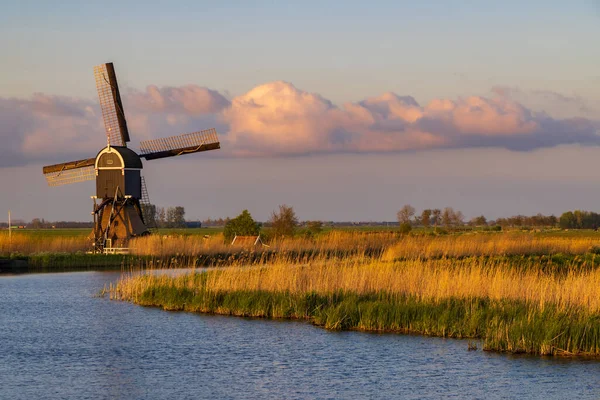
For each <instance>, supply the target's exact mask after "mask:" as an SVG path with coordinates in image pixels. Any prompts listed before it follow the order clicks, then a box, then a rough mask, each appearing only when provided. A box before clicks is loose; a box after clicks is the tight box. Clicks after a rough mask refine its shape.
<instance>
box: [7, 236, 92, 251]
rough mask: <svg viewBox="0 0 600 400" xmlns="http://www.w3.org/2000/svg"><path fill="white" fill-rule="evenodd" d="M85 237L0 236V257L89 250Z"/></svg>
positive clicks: (88, 242) (88, 241) (88, 243)
mask: <svg viewBox="0 0 600 400" xmlns="http://www.w3.org/2000/svg"><path fill="white" fill-rule="evenodd" d="M90 244H91V242H90V240H89V239H88V238H87V237H86V236H81V235H80V236H44V235H28V234H23V233H13V235H12V238H9V235H8V234H2V235H0V255H10V254H13V253H18V254H23V255H29V254H35V253H75V252H78V251H86V250H89V248H90Z"/></svg>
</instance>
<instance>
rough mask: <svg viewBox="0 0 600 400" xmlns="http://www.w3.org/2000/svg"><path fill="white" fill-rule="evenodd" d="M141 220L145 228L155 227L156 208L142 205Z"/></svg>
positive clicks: (151, 205)
mask: <svg viewBox="0 0 600 400" xmlns="http://www.w3.org/2000/svg"><path fill="white" fill-rule="evenodd" d="M142 218H143V219H144V222H145V223H146V225H147V226H150V227H156V226H158V225H157V223H156V206H155V205H154V204H142Z"/></svg>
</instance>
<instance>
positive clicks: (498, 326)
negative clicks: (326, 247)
mask: <svg viewBox="0 0 600 400" xmlns="http://www.w3.org/2000/svg"><path fill="white" fill-rule="evenodd" d="M204 275H205V274H196V276H195V277H194V279H195V280H196V281H198V282H200V283H201V284H200V285H199V286H195V287H200V289H196V290H191V289H187V288H185V289H184V288H180V289H178V288H174V287H172V286H159V287H154V288H151V289H148V290H146V291H144V292H143V293H142V294H141V295H140V296H139V297H138V298H137V299H136V300H134V302H135V303H137V304H140V305H143V306H155V307H162V308H164V309H166V310H176V311H190V312H202V313H214V314H225V315H236V316H243V317H262V318H288V319H304V320H308V321H311V322H312V323H313V324H315V325H318V326H322V327H324V328H326V329H332V330H362V331H377V332H381V331H385V332H402V333H416V334H423V335H431V336H441V337H451V338H473V339H481V340H482V341H483V346H484V349H485V350H492V351H499V352H511V353H530V354H540V355H571V354H573V355H575V354H576V355H594V356H598V355H600V315H595V314H589V313H587V312H585V311H584V310H581V309H571V310H569V311H560V310H558V309H557V308H556V307H553V306H546V307H545V308H544V309H539V308H538V307H536V306H535V305H530V304H525V303H524V302H520V301H509V300H500V301H496V300H484V299H469V300H464V299H444V300H441V301H439V302H435V301H433V300H431V301H425V300H419V299H417V298H415V297H410V296H401V295H389V294H386V293H372V294H368V295H357V294H353V293H344V292H336V293H331V294H328V295H322V294H316V293H305V294H290V293H286V292H266V291H233V292H220V293H215V292H211V291H208V290H206V289H205V288H204V285H203V284H202V281H203V280H205V276H204Z"/></svg>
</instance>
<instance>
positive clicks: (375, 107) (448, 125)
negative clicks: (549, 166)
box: [223, 82, 600, 154]
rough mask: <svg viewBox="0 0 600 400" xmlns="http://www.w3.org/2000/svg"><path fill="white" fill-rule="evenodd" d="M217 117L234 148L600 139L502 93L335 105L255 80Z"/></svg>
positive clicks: (523, 144)
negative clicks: (425, 101)
mask: <svg viewBox="0 0 600 400" xmlns="http://www.w3.org/2000/svg"><path fill="white" fill-rule="evenodd" d="M223 116H224V119H225V120H226V121H227V122H228V123H229V126H230V130H229V133H228V135H227V140H228V142H229V144H230V146H231V147H232V151H233V152H235V153H238V154H305V153H318V152H397V151H405V150H420V149H431V148H469V147H503V148H508V149H511V150H523V151H525V150H532V149H536V148H541V147H553V146H557V145H561V144H572V143H579V144H585V145H598V144H600V137H599V136H598V134H597V127H595V126H594V125H593V123H592V122H591V121H589V120H586V119H581V118H580V119H560V120H557V119H553V118H551V117H549V116H548V115H546V114H544V113H535V112H533V111H531V110H529V109H528V108H526V107H525V106H523V105H521V104H519V103H517V102H515V101H513V100H511V99H510V98H507V97H506V96H496V97H494V98H486V97H480V96H473V97H467V98H459V99H456V100H450V99H435V100H432V101H431V102H430V103H429V104H427V105H425V106H421V105H420V104H419V103H417V101H416V100H415V99H414V98H413V97H410V96H398V95H396V94H394V93H384V94H383V95H381V96H378V97H371V98H367V99H365V100H363V101H360V102H357V103H346V104H344V105H343V106H342V107H337V106H335V105H333V104H332V103H331V102H329V101H328V100H326V99H324V98H322V97H321V96H319V95H316V94H311V93H307V92H304V91H302V90H299V89H297V88H296V87H294V86H293V85H292V84H290V83H287V82H272V83H267V84H264V85H261V86H258V87H256V88H254V89H253V90H251V91H250V92H248V93H246V94H245V95H243V96H239V97H236V98H234V99H233V100H232V104H231V107H229V108H227V109H225V111H224V113H223Z"/></svg>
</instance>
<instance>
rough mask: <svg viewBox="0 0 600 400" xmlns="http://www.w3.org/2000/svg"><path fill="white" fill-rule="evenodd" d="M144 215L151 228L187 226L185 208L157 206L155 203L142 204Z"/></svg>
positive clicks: (147, 224)
mask: <svg viewBox="0 0 600 400" xmlns="http://www.w3.org/2000/svg"><path fill="white" fill-rule="evenodd" d="M142 216H143V218H144V222H145V223H146V226H148V227H149V228H185V227H186V223H185V208H184V207H182V206H176V207H168V208H164V207H156V205H154V204H142Z"/></svg>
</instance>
